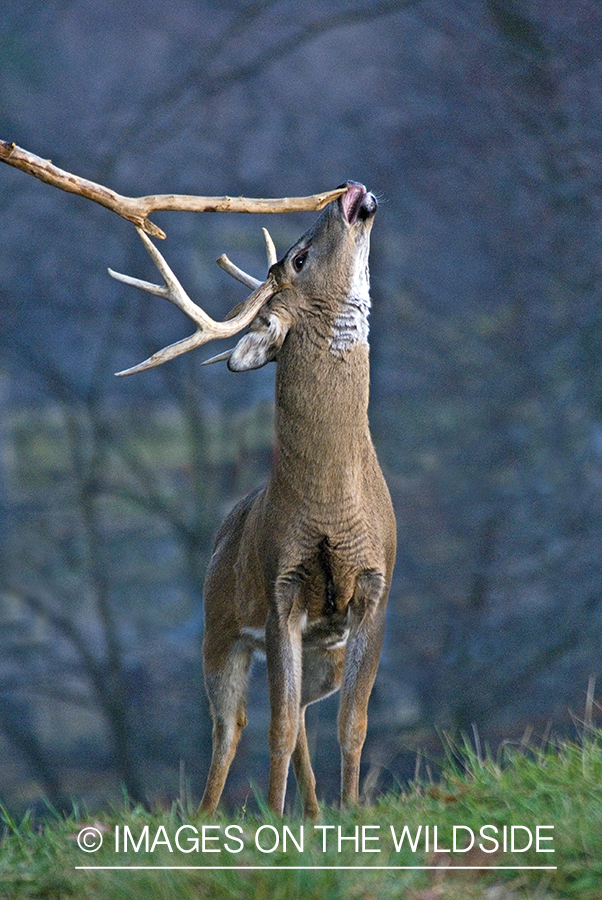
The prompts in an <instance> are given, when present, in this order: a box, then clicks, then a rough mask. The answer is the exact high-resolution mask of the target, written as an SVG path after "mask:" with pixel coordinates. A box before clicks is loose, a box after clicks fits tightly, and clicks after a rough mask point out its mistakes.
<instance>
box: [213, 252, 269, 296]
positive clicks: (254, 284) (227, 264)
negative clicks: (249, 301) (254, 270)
mask: <svg viewBox="0 0 602 900" xmlns="http://www.w3.org/2000/svg"><path fill="white" fill-rule="evenodd" d="M215 261H216V263H217V264H218V266H219V267H220V269H223V270H224V272H227V273H228V275H231V276H232V278H236V280H237V281H240V283H241V284H244V285H245V286H246V287H249V288H251V290H252V291H256V290H257V288H258V287H259V285H260V284H261V283H262V282H261V281H259V279H258V278H253V276H252V275H247V273H246V272H243V270H242V269H239V268H238V266H235V265H234V263H233V262H232V261H231V260H230V259H228V257H227V256H226V254H225V253H222V255H221V256H220V257H219V259H216V260H215Z"/></svg>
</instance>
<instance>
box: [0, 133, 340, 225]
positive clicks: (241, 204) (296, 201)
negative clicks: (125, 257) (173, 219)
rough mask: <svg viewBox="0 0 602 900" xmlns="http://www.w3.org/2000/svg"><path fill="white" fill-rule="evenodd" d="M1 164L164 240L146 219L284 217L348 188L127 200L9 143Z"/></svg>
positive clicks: (319, 205) (3, 146)
mask: <svg viewBox="0 0 602 900" xmlns="http://www.w3.org/2000/svg"><path fill="white" fill-rule="evenodd" d="M0 162H5V163H7V164H8V165H9V166H14V167H15V168H16V169H21V171H23V172H28V173H29V174H30V175H33V176H34V178H39V179H40V181H44V182H46V184H51V185H53V186H54V187H58V188H60V189H61V190H63V191H68V192H69V193H71V194H78V195H79V196H80V197H86V198H87V199H88V200H93V201H94V202H95V203H100V205H101V206H106V207H107V209H110V210H112V211H113V212H116V213H117V215H119V216H121V217H122V218H124V219H127V220H128V221H129V222H133V223H134V225H137V226H138V227H139V228H142V230H143V231H145V232H146V233H147V234H150V235H152V236H153V237H156V238H164V237H165V232H164V231H163V230H162V229H161V228H159V227H158V226H157V225H155V224H153V222H150V221H149V219H148V218H147V216H148V215H149V214H150V213H152V212H157V211H158V210H176V211H181V212H238V213H240V212H244V213H283V212H307V211H312V210H319V209H323V208H324V207H325V206H326V205H327V204H328V203H330V202H331V201H332V200H336V198H337V197H340V196H341V194H344V193H345V190H346V188H337V189H336V190H335V191H325V192H323V193H321V194H313V195H312V196H311V197H279V198H275V199H260V198H251V197H199V196H196V195H189V194H150V195H149V196H147V197H124V196H122V195H121V194H118V193H116V191H113V190H111V189H110V188H107V187H104V185H102V184H96V182H94V181H88V179H87V178H80V177H79V175H73V174H71V172H66V171H65V170H64V169H59V168H58V167H57V166H54V165H53V164H52V162H51V161H50V160H49V159H42V158H41V157H40V156H36V155H35V154H34V153H29V152H28V151H27V150H23V149H22V148H21V147H17V145H16V144H14V143H11V142H10V141H2V140H0Z"/></svg>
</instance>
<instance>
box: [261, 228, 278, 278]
mask: <svg viewBox="0 0 602 900" xmlns="http://www.w3.org/2000/svg"><path fill="white" fill-rule="evenodd" d="M261 230H262V231H263V239H264V240H265V250H266V253H267V255H268V269H270V268H271V267H272V266H273V265H274V263H277V262H278V253H277V252H276V246H275V244H274V241H273V240H272V236H271V234H270V232H269V231H268V230H267V228H262V229H261Z"/></svg>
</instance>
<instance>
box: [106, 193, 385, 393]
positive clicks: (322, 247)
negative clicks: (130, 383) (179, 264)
mask: <svg viewBox="0 0 602 900" xmlns="http://www.w3.org/2000/svg"><path fill="white" fill-rule="evenodd" d="M346 186H347V191H346V193H344V194H343V195H342V196H341V197H340V198H339V199H338V200H336V201H335V202H333V203H331V204H329V205H328V206H327V207H326V209H325V211H324V212H323V213H322V215H321V216H320V217H319V219H318V220H317V221H316V222H315V224H314V225H313V226H312V227H311V228H310V229H309V231H307V232H306V233H305V234H304V235H303V236H302V237H301V238H300V239H299V240H298V241H297V243H296V244H294V246H293V247H291V248H290V250H288V252H287V253H286V254H285V255H284V256H283V258H282V259H281V260H280V261H277V259H276V251H275V248H274V244H273V242H272V240H271V238H270V236H269V234H268V232H267V230H266V229H264V236H265V240H266V249H267V256H268V264H269V272H268V277H267V279H266V281H264V282H263V283H262V282H259V281H258V280H257V279H255V278H253V277H252V276H250V275H247V274H246V273H244V272H242V271H241V270H240V269H238V268H237V267H236V266H234V265H233V264H232V263H231V262H230V260H229V259H228V258H227V257H226V256H225V255H223V256H221V257H220V258H219V259H218V261H217V262H218V265H220V266H221V268H223V269H224V270H225V271H226V272H228V273H229V274H230V275H232V276H233V277H235V278H236V279H237V280H238V281H241V282H242V283H243V284H245V285H246V286H247V287H251V288H254V291H253V293H252V294H251V296H250V297H248V298H247V300H246V301H245V302H244V303H242V304H240V305H239V306H237V307H236V308H235V309H234V310H232V312H231V313H230V314H229V315H228V316H227V317H226V319H225V320H224V321H223V322H215V321H214V320H213V319H211V318H210V317H209V316H208V315H207V314H206V313H205V312H204V310H203V309H202V308H201V307H200V306H197V304H195V303H193V301H192V300H191V299H190V298H189V296H188V295H187V294H186V292H185V291H184V289H183V288H182V286H181V284H180V283H179V281H178V279H177V278H176V276H175V275H174V273H173V272H172V270H171V269H170V268H169V266H168V264H167V262H166V261H165V259H164V258H163V256H162V255H161V254H160V253H159V251H158V250H157V248H156V247H155V245H154V244H153V243H152V241H151V240H150V238H149V237H148V236H147V235H146V234H145V233H144V232H143V231H142V229H140V228H137V231H138V234H139V235H140V238H141V240H142V242H143V243H144V245H145V247H146V249H147V250H148V253H149V254H150V256H151V258H152V260H153V261H154V263H155V265H156V266H157V268H158V269H159V271H160V272H161V274H162V275H163V279H164V284H163V285H155V284H150V283H149V282H146V281H141V280H139V279H137V278H131V277H130V276H128V275H122V274H120V273H118V272H114V271H113V270H112V269H109V273H110V274H111V275H112V277H113V278H116V279H117V280H118V281H122V282H124V283H125V284H130V285H133V286H134V287H138V288H141V289H142V290H144V291H147V292H148V293H151V294H155V295H157V296H159V297H165V298H166V299H167V300H169V301H170V302H172V303H174V304H175V305H176V306H177V307H178V308H179V309H181V310H182V312H184V313H185V314H186V315H187V316H188V317H189V318H190V319H191V320H192V321H193V322H194V323H195V324H196V325H197V330H196V332H195V333H194V334H193V335H191V336H190V337H189V338H186V339H184V340H182V341H179V342H177V343H175V344H171V345H170V346H169V347H165V348H164V349H163V350H160V351H158V352H157V353H155V354H153V356H151V357H150V358H149V359H147V360H145V361H144V362H142V363H140V364H139V365H137V366H133V367H132V368H129V369H125V370H124V371H122V372H118V373H117V374H118V375H133V374H135V373H138V372H143V371H146V370H147V369H150V368H153V367H155V366H159V365H162V364H163V363H165V362H167V361H168V360H170V359H174V358H175V357H176V356H179V355H181V354H182V353H186V352H188V351H189V350H192V349H194V348H196V347H200V346H201V345H203V344H206V343H208V342H209V341H212V340H218V339H220V338H228V337H231V336H233V335H235V334H237V333H239V332H240V331H242V330H243V329H244V328H246V327H247V326H249V325H250V330H249V332H248V334H246V335H245V336H244V337H242V338H241V340H240V341H239V342H238V344H237V345H236V347H235V348H233V349H232V350H227V351H225V352H224V353H220V354H218V355H217V356H214V357H212V358H211V359H209V360H206V362H205V365H208V364H210V363H214V362H219V361H222V360H227V362H228V368H229V369H230V370H231V371H233V372H243V371H247V370H249V369H257V368H260V367H261V366H264V365H265V364H266V363H268V362H271V361H272V360H274V359H275V358H276V356H277V354H278V352H279V350H280V348H281V347H282V345H283V343H284V341H285V339H286V336H287V334H288V332H289V330H290V328H291V327H294V325H295V324H296V323H297V322H298V321H299V320H300V319H302V318H303V317H304V316H310V317H311V316H312V315H314V316H315V315H316V309H314V308H313V306H314V305H315V304H319V311H320V315H321V316H322V317H323V318H324V319H325V321H328V322H330V324H331V326H332V328H333V333H332V341H331V349H332V351H333V352H335V353H336V352H342V351H344V349H345V347H346V346H347V345H348V344H349V342H350V341H351V340H352V339H354V338H355V337H357V336H358V335H359V333H360V332H361V331H362V330H363V331H365V332H366V333H365V334H364V339H365V338H366V337H367V325H366V324H365V323H366V316H367V312H368V309H369V293H368V292H369V278H368V253H369V249H370V247H369V240H370V231H371V228H372V222H373V217H374V213H375V212H376V206H377V204H376V199H375V197H374V196H373V195H372V194H370V193H368V192H367V191H366V189H365V187H364V186H363V185H361V184H358V183H356V182H347V185H346Z"/></svg>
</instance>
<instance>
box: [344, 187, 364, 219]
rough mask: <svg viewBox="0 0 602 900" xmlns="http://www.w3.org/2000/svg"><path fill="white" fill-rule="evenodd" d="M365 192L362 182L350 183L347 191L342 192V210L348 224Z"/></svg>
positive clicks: (355, 213) (354, 215) (353, 217)
mask: <svg viewBox="0 0 602 900" xmlns="http://www.w3.org/2000/svg"><path fill="white" fill-rule="evenodd" d="M365 193H366V188H365V187H364V185H363V184H352V185H351V186H350V187H349V189H348V190H347V193H346V194H343V198H342V203H343V212H344V213H345V218H346V219H347V221H348V222H349V223H350V224H351V223H352V222H353V221H354V219H355V217H356V215H357V210H358V207H359V204H360V201H361V198H362V197H363V196H364V194H365Z"/></svg>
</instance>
